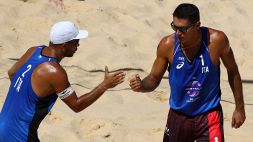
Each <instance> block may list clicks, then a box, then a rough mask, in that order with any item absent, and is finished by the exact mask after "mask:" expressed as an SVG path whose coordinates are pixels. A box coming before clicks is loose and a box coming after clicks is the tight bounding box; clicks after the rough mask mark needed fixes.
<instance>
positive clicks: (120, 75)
mask: <svg viewBox="0 0 253 142" xmlns="http://www.w3.org/2000/svg"><path fill="white" fill-rule="evenodd" d="M125 76H126V74H125V73H120V74H116V75H114V77H116V78H121V77H125Z"/></svg>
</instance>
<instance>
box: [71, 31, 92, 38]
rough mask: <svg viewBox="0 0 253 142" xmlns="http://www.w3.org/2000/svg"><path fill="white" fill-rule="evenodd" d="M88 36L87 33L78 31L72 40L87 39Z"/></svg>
mask: <svg viewBox="0 0 253 142" xmlns="http://www.w3.org/2000/svg"><path fill="white" fill-rule="evenodd" d="M88 35H89V32H88V31H86V30H79V33H78V35H77V36H76V37H75V38H74V39H82V38H87V37H88Z"/></svg>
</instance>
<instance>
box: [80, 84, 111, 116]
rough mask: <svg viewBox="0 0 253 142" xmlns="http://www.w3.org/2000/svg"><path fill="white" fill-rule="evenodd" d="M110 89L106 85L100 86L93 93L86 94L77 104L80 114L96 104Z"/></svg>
mask: <svg viewBox="0 0 253 142" xmlns="http://www.w3.org/2000/svg"><path fill="white" fill-rule="evenodd" d="M107 89H108V87H107V86H106V85H105V83H103V82H102V83H101V84H99V85H98V86H97V87H96V88H94V89H93V90H92V91H91V92H89V93H87V94H84V95H82V96H80V97H79V98H78V99H77V101H76V103H77V111H76V112H80V111H82V110H83V109H85V108H87V107H88V106H90V105H91V104H92V103H94V102H95V101H96V100H97V99H98V98H99V97H100V96H101V95H102V94H103V93H104V92H105V91H106V90H107Z"/></svg>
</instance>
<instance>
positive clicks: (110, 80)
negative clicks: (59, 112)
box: [46, 63, 125, 112]
mask: <svg viewBox="0 0 253 142" xmlns="http://www.w3.org/2000/svg"><path fill="white" fill-rule="evenodd" d="M51 64H52V66H54V68H55V72H53V73H52V72H51V73H50V75H47V76H46V77H47V78H48V80H49V81H50V84H51V86H52V87H53V90H54V91H55V92H56V93H60V92H62V91H63V90H65V89H66V88H68V87H69V86H70V83H69V81H68V77H67V73H66V72H65V70H64V69H63V68H62V67H61V66H60V65H57V64H56V63H51ZM124 77H125V74H124V73H123V72H122V71H119V72H116V73H113V74H110V75H109V73H108V70H107V71H106V72H105V79H104V81H103V82H102V83H100V84H99V85H98V86H97V87H96V88H95V89H93V90H92V91H91V92H89V93H86V94H83V95H81V96H80V97H77V95H76V93H75V92H73V93H72V94H71V95H70V96H68V97H66V98H65V99H62V100H63V101H64V103H66V104H67V105H68V106H69V107H70V108H71V109H72V110H73V111H75V112H80V111H82V110H83V109H85V108H86V107H88V106H89V105H91V104H92V103H93V102H95V101H96V100H97V99H98V98H99V97H100V96H101V95H102V94H103V93H104V92H105V91H106V90H107V89H109V88H112V87H115V86H116V85H118V84H120V83H122V82H123V80H124Z"/></svg>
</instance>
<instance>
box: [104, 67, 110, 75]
mask: <svg viewBox="0 0 253 142" xmlns="http://www.w3.org/2000/svg"><path fill="white" fill-rule="evenodd" d="M105 74H109V70H108V67H107V66H105Z"/></svg>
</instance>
